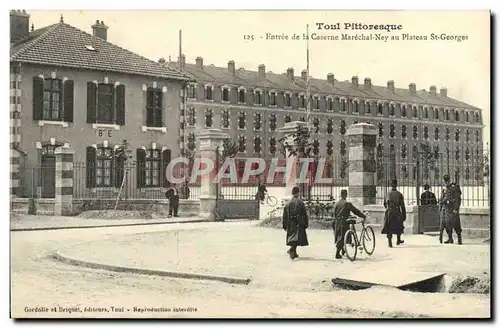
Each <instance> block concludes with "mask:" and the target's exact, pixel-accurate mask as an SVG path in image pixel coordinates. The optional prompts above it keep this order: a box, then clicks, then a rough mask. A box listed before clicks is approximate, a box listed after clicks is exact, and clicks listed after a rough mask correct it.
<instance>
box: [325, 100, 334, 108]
mask: <svg viewBox="0 0 500 328" xmlns="http://www.w3.org/2000/svg"><path fill="white" fill-rule="evenodd" d="M326 110H328V111H333V99H332V98H328V99H327V101H326Z"/></svg>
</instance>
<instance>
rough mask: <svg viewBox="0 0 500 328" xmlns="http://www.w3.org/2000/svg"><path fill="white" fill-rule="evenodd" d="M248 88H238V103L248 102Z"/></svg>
mask: <svg viewBox="0 0 500 328" xmlns="http://www.w3.org/2000/svg"><path fill="white" fill-rule="evenodd" d="M246 102H247V101H246V90H245V89H239V90H238V103H240V104H246Z"/></svg>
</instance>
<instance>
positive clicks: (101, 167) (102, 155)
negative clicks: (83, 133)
mask: <svg viewBox="0 0 500 328" xmlns="http://www.w3.org/2000/svg"><path fill="white" fill-rule="evenodd" d="M112 164H113V149H111V148H109V147H107V148H104V147H100V148H97V157H96V170H95V177H96V183H95V186H96V187H111V186H112V183H113V179H112V177H113V174H112V171H113V165H112Z"/></svg>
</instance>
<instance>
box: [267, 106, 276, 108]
mask: <svg viewBox="0 0 500 328" xmlns="http://www.w3.org/2000/svg"><path fill="white" fill-rule="evenodd" d="M268 107H269V108H278V105H268Z"/></svg>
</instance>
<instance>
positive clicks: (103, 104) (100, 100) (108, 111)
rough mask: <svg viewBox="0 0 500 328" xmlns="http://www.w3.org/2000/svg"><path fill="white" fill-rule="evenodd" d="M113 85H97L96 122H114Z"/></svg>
mask: <svg viewBox="0 0 500 328" xmlns="http://www.w3.org/2000/svg"><path fill="white" fill-rule="evenodd" d="M113 102H114V95H113V85H111V84H99V86H98V87H97V123H105V124H114V114H115V113H114V108H113V107H114V106H113Z"/></svg>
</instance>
